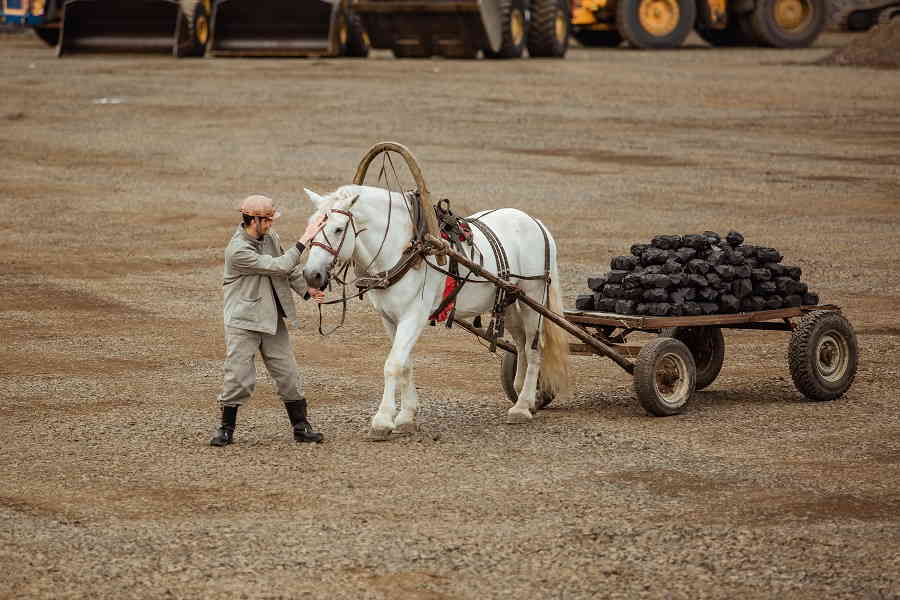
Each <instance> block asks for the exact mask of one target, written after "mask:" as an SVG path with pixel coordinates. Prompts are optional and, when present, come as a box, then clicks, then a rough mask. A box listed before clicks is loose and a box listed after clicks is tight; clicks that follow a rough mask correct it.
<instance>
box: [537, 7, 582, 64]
mask: <svg viewBox="0 0 900 600" xmlns="http://www.w3.org/2000/svg"><path fill="white" fill-rule="evenodd" d="M571 23H572V20H571V18H570V16H569V9H568V3H567V2H564V1H563V0H533V1H532V3H531V26H530V27H529V28H528V42H527V45H528V54H529V55H530V56H531V57H532V58H544V57H548V58H562V57H564V56H565V55H566V50H568V49H569V31H570V29H571V27H572V25H571Z"/></svg>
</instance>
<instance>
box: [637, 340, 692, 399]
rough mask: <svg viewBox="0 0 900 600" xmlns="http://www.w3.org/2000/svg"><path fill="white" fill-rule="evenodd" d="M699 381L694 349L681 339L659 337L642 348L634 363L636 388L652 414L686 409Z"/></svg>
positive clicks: (639, 397) (638, 395)
mask: <svg viewBox="0 0 900 600" xmlns="http://www.w3.org/2000/svg"><path fill="white" fill-rule="evenodd" d="M696 382H697V369H696V366H695V365H694V357H693V356H692V355H691V351H690V350H688V347H687V346H685V345H684V344H683V343H682V342H681V341H680V340H676V339H675V338H670V337H658V338H656V339H653V340H650V342H649V343H648V344H647V345H645V346H644V347H643V348H641V351H640V352H639V353H638V357H637V362H636V363H635V365H634V391H635V394H637V397H638V401H639V402H640V403H641V406H643V407H644V410H646V411H647V412H648V413H650V414H651V415H654V416H657V417H668V416H671V415H677V414H679V413H682V412H684V409H685V408H687V405H688V402H690V400H691V396H692V395H693V394H694V387H695V385H696Z"/></svg>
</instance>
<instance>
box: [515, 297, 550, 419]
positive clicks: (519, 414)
mask: <svg viewBox="0 0 900 600" xmlns="http://www.w3.org/2000/svg"><path fill="white" fill-rule="evenodd" d="M519 315H520V317H521V322H522V330H523V331H524V332H525V344H524V347H523V348H518V350H519V352H521V353H522V354H520V356H524V357H525V360H526V361H527V362H526V365H527V367H526V368H525V377H524V380H523V381H522V387H521V389H520V390H519V398H518V400H517V401H516V403H515V404H514V405H513V407H512V408H510V409H509V412H507V413H506V422H507V423H528V422H530V421H531V419H532V413H534V409H535V404H536V403H535V396H536V392H537V380H538V374H539V373H540V372H541V359H542V357H541V348H540V344H537V346H538V347H537V348H532V347H531V346H532V342H533V341H534V339H535V336H537V335H538V325H539V323H540V319H539V318H538V314H537V313H536V312H534V311H533V310H522V311H519ZM521 363H522V361H521V360H520V361H518V365H517V368H516V379H518V376H519V372H520V371H521V369H522V366H521Z"/></svg>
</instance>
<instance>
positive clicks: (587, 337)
mask: <svg viewBox="0 0 900 600" xmlns="http://www.w3.org/2000/svg"><path fill="white" fill-rule="evenodd" d="M425 239H426V240H427V241H429V242H431V243H432V244H434V245H436V246H437V247H439V248H441V252H444V253H446V254H447V255H448V256H450V257H452V258H453V259H455V260H456V261H457V262H459V263H460V264H461V265H465V266H466V267H467V268H468V269H469V270H470V271H472V272H473V273H475V274H476V275H478V276H479V277H484V278H485V279H487V280H488V281H490V282H491V283H493V284H494V285H497V286H500V287H502V288H505V289H506V291H507V293H510V294H513V296H514V297H515V298H516V300H518V301H519V302H523V303H525V304H527V305H528V306H529V307H531V308H532V309H533V310H534V311H535V312H538V313H540V314H542V315H544V317H545V318H547V319H549V320H550V321H552V322H553V323H555V324H556V325H558V326H559V327H561V328H562V329H563V330H565V331H566V332H568V333H570V334H572V335H573V336H575V337H576V338H578V339H579V340H581V341H582V342H584V343H585V344H587V345H588V346H590V347H591V348H593V349H594V350H596V352H597V354H602V355H603V356H605V357H607V358H608V359H610V360H612V361H613V362H615V363H616V364H617V365H619V366H620V367H622V368H623V369H625V370H626V371H627V372H629V373H634V364H632V363H631V362H629V361H628V359H626V358H625V357H623V356H622V355H620V354H619V353H618V352H616V351H615V350H613V349H612V348H610V347H609V346H607V345H606V344H604V343H603V342H601V341H599V340H597V338H595V337H594V336H592V335H591V334H590V333H588V332H587V331H585V330H584V329H582V328H581V327H578V326H576V325H573V324H571V323H569V322H568V321H567V320H566V319H565V317H562V316H560V315H557V314H556V313H555V312H553V311H551V310H548V309H547V308H546V307H545V306H544V305H543V304H541V303H540V302H537V301H536V300H533V299H532V298H529V297H528V295H527V294H525V292H523V291H522V288H520V287H519V286H517V285H513V284H512V283H510V282H508V281H504V280H502V279H500V278H499V277H497V276H496V275H494V274H493V273H490V272H488V271H486V270H485V269H484V268H483V267H481V265H477V264H475V263H473V262H472V261H470V260H469V258H468V257H467V256H466V255H465V254H460V253H459V252H457V251H456V250H454V249H453V248H451V247H450V245H449V244H447V243H446V242H445V241H444V240H442V239H440V238H435V237H434V236H430V235H428V236H426V238H425Z"/></svg>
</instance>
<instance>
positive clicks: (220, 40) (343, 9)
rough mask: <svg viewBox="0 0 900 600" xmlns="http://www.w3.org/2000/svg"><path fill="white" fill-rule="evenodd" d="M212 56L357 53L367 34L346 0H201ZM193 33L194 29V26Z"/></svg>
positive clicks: (363, 49)
mask: <svg viewBox="0 0 900 600" xmlns="http://www.w3.org/2000/svg"><path fill="white" fill-rule="evenodd" d="M202 4H204V10H206V14H207V15H209V23H210V28H209V35H208V40H201V39H199V37H198V38H197V39H196V43H197V48H198V49H199V47H200V43H201V41H202V43H203V44H204V45H206V44H208V46H209V49H208V53H209V54H210V55H212V56H357V57H363V56H368V54H369V39H368V36H367V35H366V32H365V30H364V29H363V27H362V23H361V22H360V20H359V17H358V16H356V15H355V14H354V13H353V12H352V11H351V10H350V6H349V4H350V2H349V0H214V1H213V2H212V3H211V4H212V6H210V2H209V1H205V2H203V3H202ZM195 31H198V32H199V28H195Z"/></svg>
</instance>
